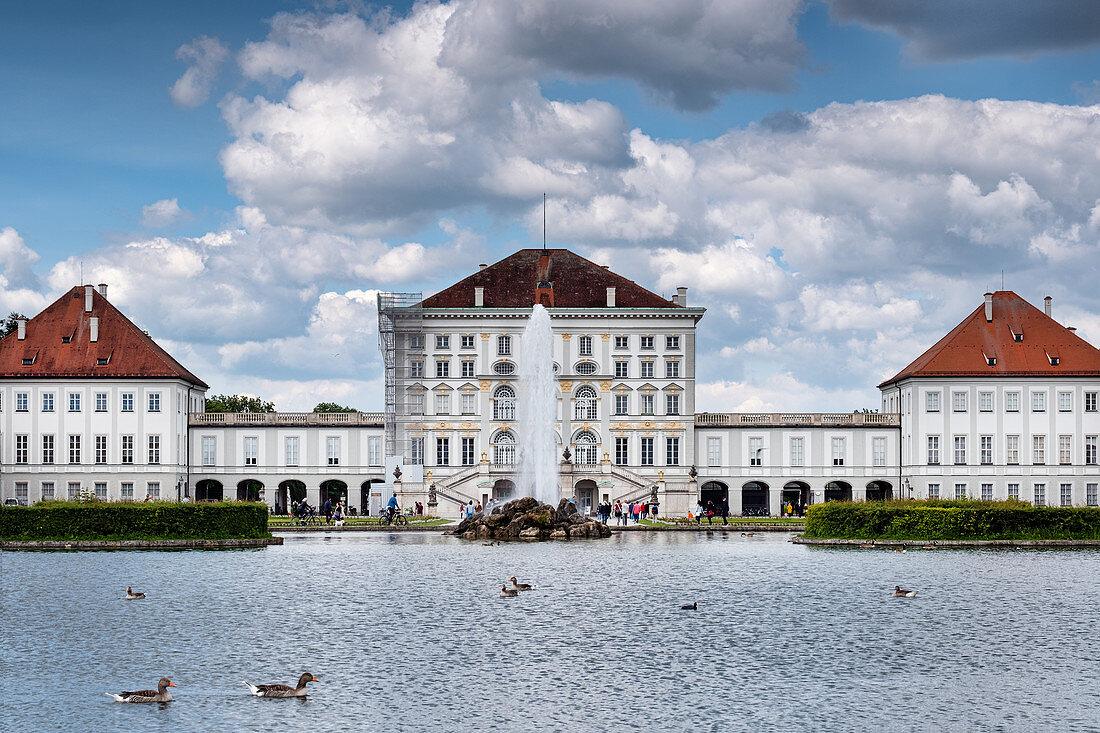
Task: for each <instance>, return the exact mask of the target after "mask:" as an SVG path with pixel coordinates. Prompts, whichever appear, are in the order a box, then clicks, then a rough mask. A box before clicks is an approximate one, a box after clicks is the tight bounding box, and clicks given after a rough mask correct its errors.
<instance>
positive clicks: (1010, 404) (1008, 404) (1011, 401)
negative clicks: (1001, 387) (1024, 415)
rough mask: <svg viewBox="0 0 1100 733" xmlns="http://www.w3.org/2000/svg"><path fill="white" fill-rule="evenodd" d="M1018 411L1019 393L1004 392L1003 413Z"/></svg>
mask: <svg viewBox="0 0 1100 733" xmlns="http://www.w3.org/2000/svg"><path fill="white" fill-rule="evenodd" d="M1019 411H1020V393H1019V392H1005V412H1019Z"/></svg>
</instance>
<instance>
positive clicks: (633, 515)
mask: <svg viewBox="0 0 1100 733" xmlns="http://www.w3.org/2000/svg"><path fill="white" fill-rule="evenodd" d="M600 508H601V512H600V515H601V517H602V521H603V523H604V524H607V522H608V519H609V517H610V516H612V515H613V516H614V517H615V524H618V525H622V526H624V527H625V526H626V523H627V521H628V520H630V519H633V520H634V524H638V523H639V522H641V521H642V520H643V519H646V518H647V517H649V518H652V517H655V516H657V505H656V504H650V503H648V502H642V501H634V502H629V503H626V502H621V501H616V502H615V503H614V504H611V503H610V502H604V503H603V504H601V505H600Z"/></svg>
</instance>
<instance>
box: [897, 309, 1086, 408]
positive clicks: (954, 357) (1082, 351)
mask: <svg viewBox="0 0 1100 733" xmlns="http://www.w3.org/2000/svg"><path fill="white" fill-rule="evenodd" d="M1015 334H1023V341H1020V342H1017V341H1016V340H1015ZM987 357H992V358H994V359H996V364H994V365H993V366H990V365H989V364H988V362H987V361H986V359H987ZM1050 357H1055V358H1056V359H1057V361H1058V364H1057V366H1055V365H1053V364H1051V359H1050ZM945 376H966V377H1059V376H1100V350H1097V349H1096V348H1095V347H1094V346H1092V345H1091V344H1090V343H1089V342H1087V341H1085V340H1084V339H1083V338H1081V337H1080V336H1078V335H1077V334H1076V333H1074V332H1073V331H1070V330H1069V329H1067V328H1066V327H1065V326H1062V325H1061V324H1059V323H1058V322H1057V321H1055V320H1054V319H1053V318H1050V317H1048V316H1047V314H1046V313H1044V312H1043V311H1042V310H1040V309H1038V308H1036V307H1035V306H1033V305H1032V304H1031V303H1028V302H1027V301H1026V300H1024V299H1023V298H1021V297H1020V296H1019V295H1017V294H1016V293H1014V292H1012V291H1011V290H999V291H997V292H996V293H993V320H992V322H987V321H986V320H985V303H984V302H983V303H982V304H981V305H979V306H978V307H977V308H976V309H975V310H974V312H973V313H971V314H970V315H969V316H967V317H966V318H965V319H964V320H963V322H962V323H960V324H959V325H958V326H955V328H954V329H953V330H952V331H951V332H950V333H949V334H947V335H946V336H944V337H943V338H942V339H940V340H939V341H938V342H937V343H936V344H935V345H934V346H933V347H932V348H930V349H929V350H928V351H926V352H924V353H923V354H921V355H920V356H919V357H918V358H917V359H916V360H915V361H914V362H913V363H912V364H910V365H909V366H907V367H905V368H904V369H902V370H901V371H900V372H898V373H897V374H896V375H894V376H893V377H891V378H890V379H887V380H886V381H885V382H883V383H882V384H880V385H879V387H885V386H886V385H888V384H893V383H894V382H900V381H901V380H903V379H907V378H909V377H945Z"/></svg>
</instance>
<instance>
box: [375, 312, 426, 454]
mask: <svg viewBox="0 0 1100 733" xmlns="http://www.w3.org/2000/svg"><path fill="white" fill-rule="evenodd" d="M423 300H424V296H423V294H422V293H379V294H378V348H379V349H381V351H382V361H383V363H384V364H385V369H386V415H385V420H386V455H387V456H406V457H407V456H408V455H409V447H410V446H409V437H408V431H407V429H406V425H407V423H408V422H409V421H408V419H407V418H408V417H409V416H410V415H411V409H410V408H411V404H410V400H409V388H410V387H412V386H413V385H414V384H415V383H416V382H417V380H419V379H422V378H423V372H422V371H421V373H420V374H419V375H414V374H413V369H412V364H413V362H414V361H415V362H417V363H419V364H420V369H421V370H422V369H423V368H424V358H423V356H424V314H423ZM416 356H419V357H420V358H419V359H414V357H416Z"/></svg>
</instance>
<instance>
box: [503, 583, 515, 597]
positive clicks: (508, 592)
mask: <svg viewBox="0 0 1100 733" xmlns="http://www.w3.org/2000/svg"><path fill="white" fill-rule="evenodd" d="M518 595H519V591H518V590H516V589H515V588H509V587H508V586H506V585H505V584H504V583H501V584H500V597H501V598H515V597H516V596H518Z"/></svg>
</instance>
